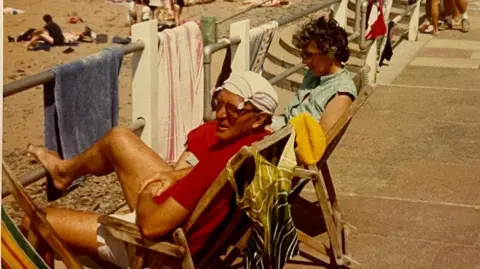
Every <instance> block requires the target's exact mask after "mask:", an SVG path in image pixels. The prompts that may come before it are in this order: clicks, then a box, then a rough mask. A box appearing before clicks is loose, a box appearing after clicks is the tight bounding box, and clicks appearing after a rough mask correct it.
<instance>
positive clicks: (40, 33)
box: [26, 14, 65, 48]
mask: <svg viewBox="0 0 480 269" xmlns="http://www.w3.org/2000/svg"><path fill="white" fill-rule="evenodd" d="M43 20H44V21H45V23H46V24H45V26H44V27H43V29H40V30H36V31H35V32H34V33H33V34H32V39H31V40H30V42H29V43H28V44H26V47H27V48H31V47H33V45H35V44H36V43H37V42H38V41H43V42H46V43H47V44H49V45H52V46H61V45H63V44H64V43H65V37H64V36H63V32H62V29H61V28H60V26H58V24H56V23H55V22H54V21H53V19H52V16H50V15H48V14H46V15H44V16H43Z"/></svg>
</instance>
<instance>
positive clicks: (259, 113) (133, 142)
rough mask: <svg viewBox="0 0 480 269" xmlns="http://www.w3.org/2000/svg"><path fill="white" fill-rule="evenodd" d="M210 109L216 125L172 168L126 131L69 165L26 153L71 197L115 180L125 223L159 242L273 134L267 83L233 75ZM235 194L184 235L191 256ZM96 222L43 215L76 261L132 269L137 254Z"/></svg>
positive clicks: (200, 131)
mask: <svg viewBox="0 0 480 269" xmlns="http://www.w3.org/2000/svg"><path fill="white" fill-rule="evenodd" d="M212 104H214V107H215V112H216V120H214V121H210V122H207V123H205V124H202V125H200V126H199V127H198V128H196V129H194V130H193V131H191V132H190V133H189V134H188V138H187V143H186V151H185V152H184V153H183V154H182V155H181V156H180V158H179V160H178V162H177V163H176V165H175V167H171V166H169V165H167V163H166V162H165V161H164V160H163V159H162V158H161V157H160V156H158V155H157V154H156V153H155V151H153V150H152V149H151V148H150V147H148V146H147V145H146V144H144V143H143V142H142V141H141V140H140V138H139V137H138V136H136V135H135V134H134V132H132V131H131V130H129V129H128V128H126V127H121V126H120V127H115V128H113V129H112V130H111V131H110V132H109V133H107V134H106V135H105V136H104V137H103V138H102V139H100V140H99V141H98V142H96V143H95V144H94V145H92V146H91V147H90V148H89V149H88V150H86V151H85V152H83V153H81V154H80V155H78V156H76V157H74V158H73V159H70V160H61V159H60V158H59V156H58V154H57V153H56V152H49V151H47V150H46V149H44V148H41V147H34V146H29V147H28V151H29V152H30V153H31V154H33V155H34V156H35V157H36V158H37V159H38V160H39V161H40V162H41V163H42V164H43V166H44V167H45V168H46V169H47V170H48V173H49V174H50V175H51V176H52V178H53V182H54V184H55V187H56V188H57V189H59V190H66V189H67V188H68V186H69V185H70V184H71V183H72V182H73V180H75V179H76V178H78V177H80V176H82V175H87V174H92V175H96V176H102V175H107V174H109V173H112V172H116V173H117V175H118V179H119V181H120V185H121V186H122V189H123V193H124V195H125V198H126V200H127V203H128V206H129V208H130V210H132V211H133V212H132V213H130V214H128V215H124V216H122V218H124V219H126V220H131V221H132V222H135V223H136V224H137V225H138V227H139V229H140V231H141V233H142V234H143V236H144V237H145V238H151V239H154V238H158V237H161V236H163V235H166V234H168V233H170V232H172V231H174V230H175V229H176V228H177V227H179V226H181V225H182V223H183V222H184V221H185V220H186V219H187V217H188V216H189V215H190V213H192V211H193V209H194V208H195V207H196V205H197V203H198V202H199V201H200V199H201V197H202V196H203V194H204V193H205V192H206V191H207V189H208V188H209V186H210V185H211V184H212V183H213V182H214V181H215V179H216V178H217V176H218V175H219V174H220V173H221V171H222V170H223V169H224V167H225V165H226V164H227V162H228V161H229V159H230V158H231V157H232V156H233V155H234V154H235V153H236V152H237V151H238V150H240V148H241V147H242V146H246V145H250V144H252V143H253V142H256V141H259V140H261V139H262V138H263V137H265V136H266V135H268V134H269V132H268V131H266V130H265V126H266V125H268V124H270V122H271V117H272V114H273V113H274V111H275V109H276V108H277V105H278V96H277V94H276V92H275V90H274V88H273V87H272V85H271V84H270V83H269V82H268V81H267V80H266V79H265V78H263V77H262V76H261V75H259V74H257V73H254V72H251V71H246V72H239V73H232V74H231V75H230V77H229V78H228V79H227V80H226V81H225V82H224V83H223V85H222V86H221V87H219V88H217V89H216V90H215V93H214V97H213V102H212ZM232 194H233V192H232V191H231V190H228V189H225V191H222V192H221V194H220V195H217V197H215V198H214V201H213V202H212V204H211V206H210V207H209V208H207V209H206V210H205V211H204V213H203V215H202V216H200V218H199V219H198V221H197V224H196V228H194V229H193V230H191V232H190V233H189V234H187V241H188V243H189V247H190V251H191V252H192V255H195V253H198V251H199V250H200V249H201V248H202V247H204V245H205V243H206V241H207V239H208V238H209V236H210V235H211V234H212V233H213V232H214V231H215V230H216V228H217V227H218V225H219V224H220V223H221V222H222V221H223V219H224V218H225V217H226V216H227V215H228V213H229V208H230V201H231V195H232ZM99 216H100V215H99V214H96V213H87V212H79V211H74V210H68V209H60V208H47V209H46V217H47V220H48V222H49V223H50V224H51V225H52V227H53V229H54V230H55V231H56V232H57V233H58V235H59V236H60V237H61V239H63V242H65V243H66V244H67V245H68V246H69V247H71V248H72V250H74V251H75V252H77V254H81V255H85V254H86V255H89V256H91V257H97V258H101V259H103V260H106V261H109V262H111V263H114V264H116V265H118V266H120V267H121V268H128V257H131V256H132V253H129V252H128V251H129V250H127V248H126V245H125V244H124V243H123V242H120V241H118V240H117V239H115V238H114V237H113V236H112V235H111V234H109V232H108V231H106V229H104V228H103V227H102V225H100V224H99V223H98V221H97V219H98V217H99ZM146 262H147V264H148V263H149V261H148V260H147V261H146ZM174 266H175V265H174ZM158 268H160V267H158ZM174 268H175V267H174Z"/></svg>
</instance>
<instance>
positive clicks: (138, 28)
mask: <svg viewBox="0 0 480 269" xmlns="http://www.w3.org/2000/svg"><path fill="white" fill-rule="evenodd" d="M157 27H158V26H157V20H151V21H148V22H142V23H137V24H134V25H133V26H132V41H133V42H135V41H138V40H141V41H143V43H144V44H145V47H144V49H143V51H141V52H135V53H134V54H133V57H132V61H133V64H132V66H133V68H132V69H133V80H132V121H135V120H136V119H138V118H143V119H145V127H144V129H143V132H142V135H141V136H140V138H141V139H142V141H143V142H145V144H147V145H148V146H150V147H151V148H153V149H154V150H155V145H153V137H155V133H154V131H155V130H157V129H158V128H157V126H156V124H158V104H157V102H158V71H157V62H158V60H157V59H158V53H157V46H158V36H157Z"/></svg>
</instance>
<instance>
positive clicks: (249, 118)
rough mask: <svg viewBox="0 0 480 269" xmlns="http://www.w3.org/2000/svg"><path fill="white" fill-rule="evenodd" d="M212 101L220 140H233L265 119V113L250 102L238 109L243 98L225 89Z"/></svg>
mask: <svg viewBox="0 0 480 269" xmlns="http://www.w3.org/2000/svg"><path fill="white" fill-rule="evenodd" d="M214 101H215V113H216V118H217V122H218V126H217V136H218V138H220V140H233V139H236V138H239V137H241V136H243V135H246V134H248V133H250V132H251V131H252V130H253V129H255V128H258V127H259V126H262V125H263V122H264V121H265V119H266V114H265V113H263V112H259V111H258V110H256V109H255V108H254V107H253V106H252V104H251V103H248V102H247V103H246V104H245V106H244V108H243V109H238V105H239V104H240V103H242V102H243V98H241V97H240V96H238V95H236V94H233V93H231V92H229V91H227V90H221V91H220V92H219V93H218V94H217V96H216V97H215V100H214Z"/></svg>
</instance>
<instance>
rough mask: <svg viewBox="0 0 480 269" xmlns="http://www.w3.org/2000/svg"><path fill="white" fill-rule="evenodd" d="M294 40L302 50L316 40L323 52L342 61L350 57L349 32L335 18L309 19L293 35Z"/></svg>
mask: <svg viewBox="0 0 480 269" xmlns="http://www.w3.org/2000/svg"><path fill="white" fill-rule="evenodd" d="M292 41H293V45H294V46H295V47H296V48H298V49H300V50H302V49H305V47H306V46H307V45H308V44H309V43H310V41H315V43H316V45H317V47H318V48H319V49H320V51H321V52H322V54H324V55H330V56H333V57H335V59H336V60H338V61H340V62H342V63H345V62H347V61H348V58H349V57H350V50H349V49H348V37H347V32H345V30H344V29H343V28H342V27H340V25H338V23H337V21H336V20H334V19H327V18H325V17H320V18H318V19H312V20H310V21H308V22H307V23H305V24H304V25H302V26H301V28H300V30H298V31H297V32H296V33H295V34H294V35H293V38H292Z"/></svg>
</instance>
